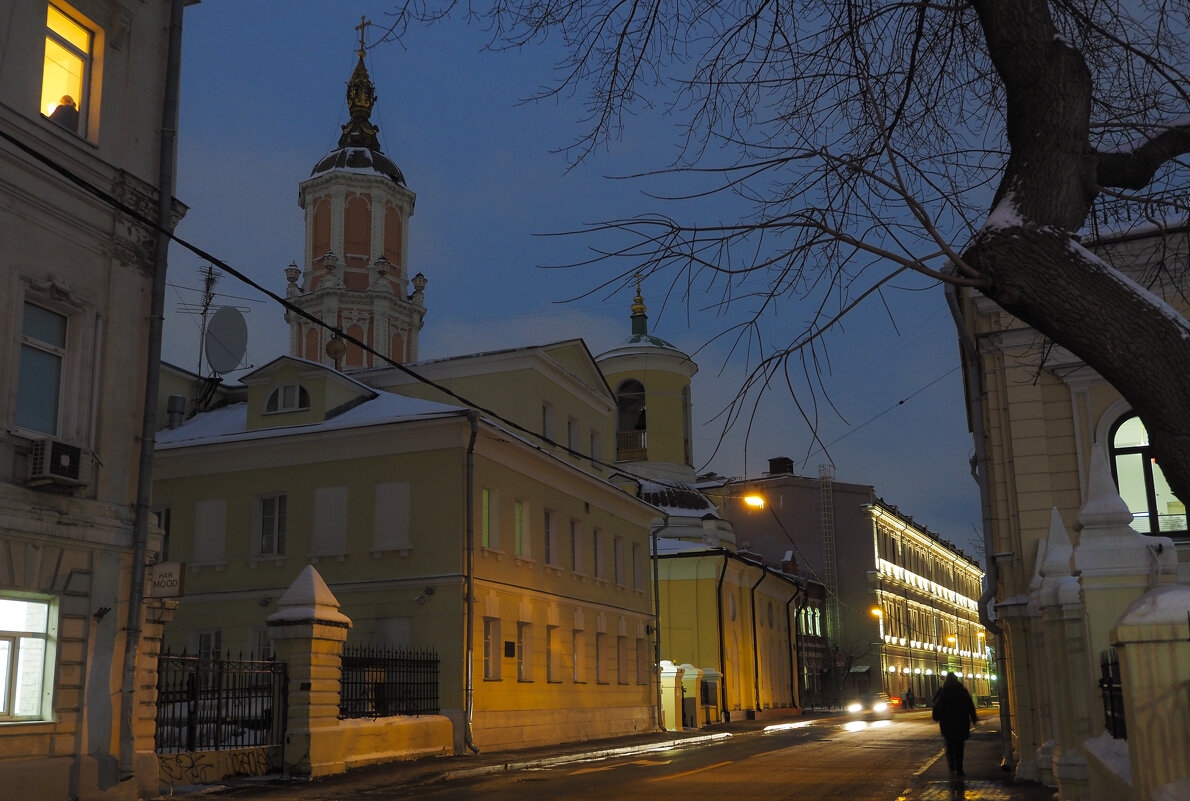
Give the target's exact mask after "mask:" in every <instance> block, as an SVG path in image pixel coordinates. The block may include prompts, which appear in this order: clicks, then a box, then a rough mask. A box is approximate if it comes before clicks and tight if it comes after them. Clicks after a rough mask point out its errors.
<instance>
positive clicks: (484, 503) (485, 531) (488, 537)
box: [479, 487, 499, 548]
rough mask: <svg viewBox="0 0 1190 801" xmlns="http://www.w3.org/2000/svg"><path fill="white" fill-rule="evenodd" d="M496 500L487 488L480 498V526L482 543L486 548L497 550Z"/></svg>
mask: <svg viewBox="0 0 1190 801" xmlns="http://www.w3.org/2000/svg"><path fill="white" fill-rule="evenodd" d="M495 506H496V499H495V497H494V494H493V493H492V491H491V490H490V489H487V488H486V487H485V488H484V489H483V490H481V491H480V496H479V507H480V511H479V525H480V538H481V539H480V543H481V544H482V545H483V547H485V548H495V547H497V546H498V545H499V543H498V542H497V539H496V526H495V523H496V521H495V518H494V517H493V515H494V513H495Z"/></svg>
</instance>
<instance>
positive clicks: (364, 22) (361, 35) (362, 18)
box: [355, 14, 372, 52]
mask: <svg viewBox="0 0 1190 801" xmlns="http://www.w3.org/2000/svg"><path fill="white" fill-rule="evenodd" d="M371 24H372V23H370V22H368V18H367V17H365V16H364V15H363V14H360V17H359V25H356V26H355V30H357V31H359V49H360V51H361V52H362V51H364V50H365V49H367V45H365V44H364V29H365V28H367V27H368V26H369V25H371Z"/></svg>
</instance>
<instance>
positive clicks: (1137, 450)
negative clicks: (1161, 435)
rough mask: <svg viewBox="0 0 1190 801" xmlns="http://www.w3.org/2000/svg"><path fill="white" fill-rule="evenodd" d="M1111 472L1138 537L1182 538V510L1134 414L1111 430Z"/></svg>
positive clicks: (1127, 416)
mask: <svg viewBox="0 0 1190 801" xmlns="http://www.w3.org/2000/svg"><path fill="white" fill-rule="evenodd" d="M1109 442H1110V443H1111V469H1112V476H1113V477H1114V478H1115V480H1116V487H1117V488H1118V489H1119V491H1120V497H1121V498H1123V499H1124V502H1125V503H1126V504H1128V510H1129V511H1130V512H1132V514H1133V518H1132V528H1133V529H1135V530H1136V531H1139V532H1140V533H1141V534H1164V535H1173V536H1176V537H1185V536H1186V507H1185V505H1184V504H1183V503H1182V502H1181V501H1179V500H1178V499H1177V496H1175V495H1174V494H1173V491H1172V490H1170V488H1169V484H1167V483H1166V481H1165V474H1164V473H1162V472H1161V467H1160V466H1158V464H1157V460H1156V459H1154V458H1153V450H1152V448H1151V447H1150V445H1149V432H1148V431H1147V430H1145V424H1144V423H1142V422H1141V421H1140V418H1139V417H1137V416H1136V415H1134V414H1128V415H1125V416H1124V417H1122V418H1120V419H1119V420H1117V421H1116V424H1115V425H1114V426H1112V429H1111V436H1110V439H1109Z"/></svg>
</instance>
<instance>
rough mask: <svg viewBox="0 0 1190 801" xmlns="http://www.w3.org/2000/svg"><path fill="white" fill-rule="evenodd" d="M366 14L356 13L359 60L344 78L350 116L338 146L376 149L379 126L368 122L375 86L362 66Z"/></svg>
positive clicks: (374, 102) (377, 149)
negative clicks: (358, 15) (349, 74)
mask: <svg viewBox="0 0 1190 801" xmlns="http://www.w3.org/2000/svg"><path fill="white" fill-rule="evenodd" d="M371 24H372V23H371V22H368V18H367V17H362V16H361V17H360V23H359V25H356V26H355V30H357V31H359V51H358V53H359V61H358V62H357V63H356V65H355V70H353V71H352V73H351V80H349V81H348V82H347V110H348V111H349V112H350V114H351V119H350V120H349V121H348V123H347V124H346V125H344V126H343V135H342V136H340V137H339V147H348V146H352V147H366V148H368V149H370V150H376V151H379V150H380V141H379V140H378V139H377V138H376V132H377V131H379V130H380V129H379V128H378V127H377V126H375V125H373V124H372V121H371V119H370V118H371V116H372V107H373V106H375V105H376V87H375V86H373V85H372V79H371V78H369V77H368V68H367V67H366V66H364V55H365V54H366V53H365V50H364V48H365V47H366V45H365V44H364V30H365V29H366V28H367V27H368V26H369V25H371Z"/></svg>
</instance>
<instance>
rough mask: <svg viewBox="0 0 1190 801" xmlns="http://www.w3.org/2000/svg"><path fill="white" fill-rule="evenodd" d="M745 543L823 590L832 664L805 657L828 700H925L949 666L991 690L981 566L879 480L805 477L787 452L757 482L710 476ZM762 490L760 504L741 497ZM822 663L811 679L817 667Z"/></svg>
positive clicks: (976, 688)
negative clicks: (880, 696)
mask: <svg viewBox="0 0 1190 801" xmlns="http://www.w3.org/2000/svg"><path fill="white" fill-rule="evenodd" d="M702 486H704V487H705V488H706V491H707V492H708V493H709V494H711V495H712V497H716V498H719V499H721V508H723V509H724V510H725V513H726V516H727V517H728V518H729V519H730V520H731V524H732V526H733V528H734V530H735V536H736V539H737V542H738V543H739V547H740V550H741V551H742V552H745V553H747V554H755V555H756V556H757V557H758V558H760V559H763V560H764V561H765V562H767V563H776V564H781V563H784V564H785V565H786V567H785V569H786V571H787V572H789V573H790V574H792V575H795V576H799V577H804V578H808V579H813V580H814V581H816V582H817V583H819V584H820V585H821V586H822V587H823V589H824V592H825V598H824V602H823V606H824V611H823V620H822V621H821V624H822V629H823V631H824V634H823V635H822V636H823V637H825V639H826V642H827V645H826V649H827V651H828V654H827V658H826V660H825V664H824V663H822V662H817V663H815V664H813V665H811V664H807V665H806V676H805V679H804V683H805V686H807V687H810V686H813V685H812V682H814V681H817V686H818V687H819V688H820V689H819V692H821V693H822V694H823V696H824V697H825V700H827V701H828V702H835V703H837V702H839V701H841V700H846V699H848V698H851V697H854V696H856V695H860V694H863V693H865V692H868V691H883V692H887V693H888V694H889V695H890V696H894V697H904V696H906V695H907V694H908V691H909V690H911V689H912V690H913V694H914V696H915V698H916V699H920V700H921V701H923V702H928V701H929V699H930V698H931V697H932V695H933V692H934V690H935V689H936V688H937V686H938V685H939V684H940V682H941V678H942V677H945V674H946V673H947V672H950V671H953V672H955V673H956V674H958V673H962V675H963V681H964V683H965V684H966V685H967V686H968V688H969V689H971V691H972V692H973V693H975V694H976V695H984V696H986V695H988V694H989V693H990V692H991V691H992V684H993V683H994V679H993V678H992V677H994V676H995V675H996V674H995V671H994V670H993V669H992V668H991V667H990V663H989V658H988V650H987V649H988V646H987V644H986V635H985V636H984V637H981V636H980V633H981V627H980V626H979V623H978V615H977V612H976V607H977V601H978V599H979V596H980V593H981V589H980V587H981V582H982V579H983V572H982V570H981V569H980V567H979V564H978V563H977V562H975V560H973V559H972V558H971V557H969V556H967V555H966V554H964V553H963V552H962V551H961V550H959V549H958V548H956V547H955V546H954V545H952V544H951V543H949V542H947V541H946V540H944V539H942V538H941V537H940V536H939V535H937V534H936V533H934V532H932V531H930V530H929V529H928V528H926V527H925V526H923V525H921V524H920V523H917V522H915V521H914V520H913V518H911V517H909V516H907V515H905V514H904V513H902V512H900V511H899V510H898V509H897V508H896V507H895V506H892V505H890V504H887V503H885V502H884V501H882V500H880V499H879V498H877V497H876V495H875V492H874V490H873V489H872V487H870V486H867V485H862V484H849V483H846V482H840V481H835V480H834V479H833V470H832V469H830V468H829V467H828V468H827V469H820V471H819V476H818V477H816V478H815V477H809V476H798V475H796V474H794V472H793V464H792V461H791V460H789V459H787V458H778V459H772V460H770V469H769V472H768V473H767V474H766V475H765V476H763V477H761V478H758V479H749V480H739V481H726V480H724V479H721V478H713V479H707V480H705V481H704V482H703V483H702ZM749 496H759V497H760V498H763V499H764V503H765V506H764V508H757V507H753V506H750V505H748V504H747V503H746V502H745V499H746V498H747V497H749ZM815 671H816V675H814V672H815Z"/></svg>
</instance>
